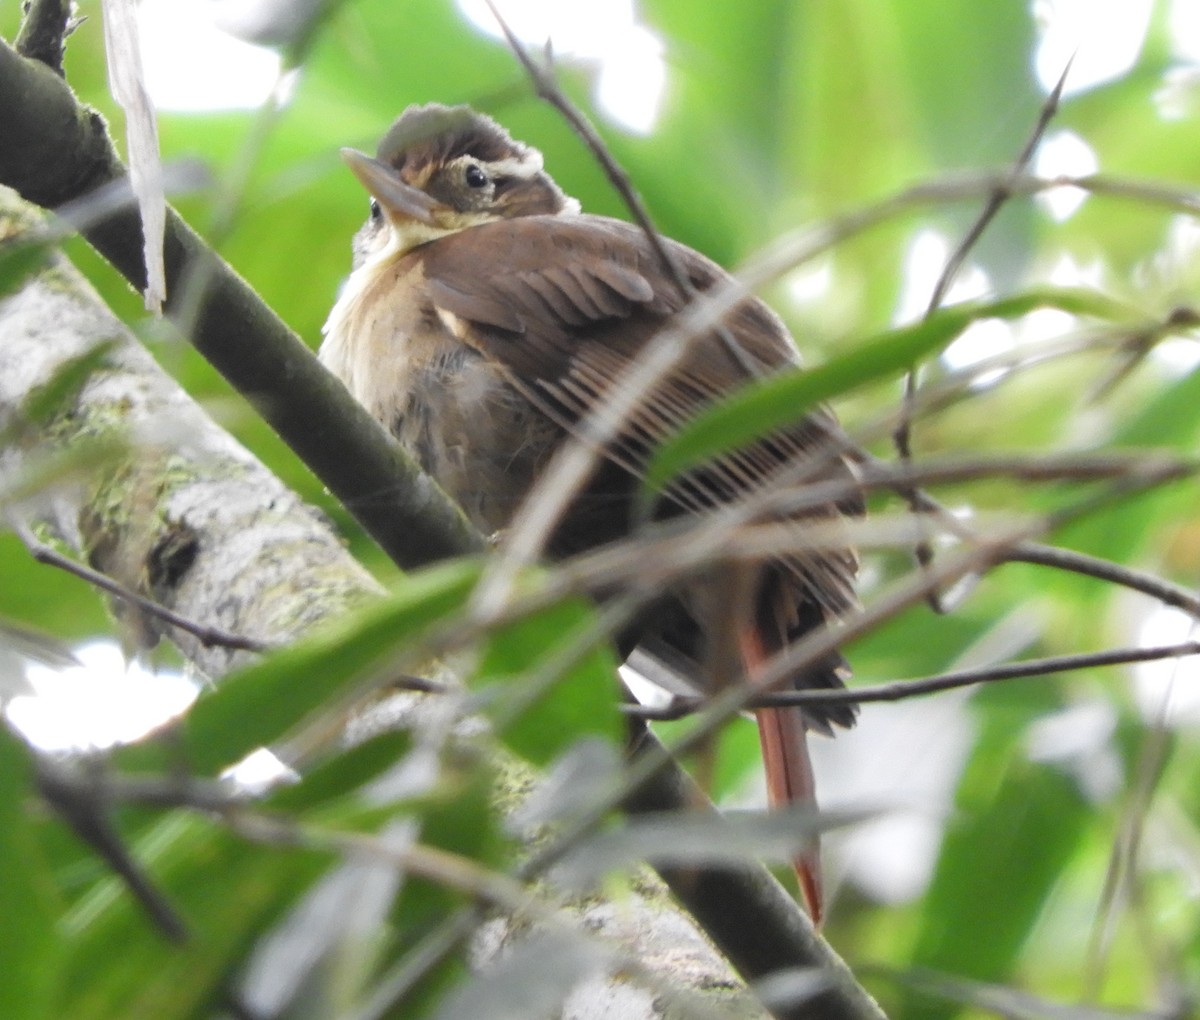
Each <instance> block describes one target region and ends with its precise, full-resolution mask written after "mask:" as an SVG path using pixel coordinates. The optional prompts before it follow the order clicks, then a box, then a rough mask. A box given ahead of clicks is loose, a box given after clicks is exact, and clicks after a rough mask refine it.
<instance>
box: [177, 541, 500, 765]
mask: <svg viewBox="0 0 1200 1020" xmlns="http://www.w3.org/2000/svg"><path fill="white" fill-rule="evenodd" d="M479 569H480V567H479V564H478V563H477V562H475V561H468V560H461V561H455V562H453V563H448V564H443V565H440V566H437V567H433V568H431V569H429V570H424V571H421V572H419V573H416V574H412V575H411V576H409V577H407V578H405V580H404V581H403V582H402V584H401V586H400V589H399V590H398V591H397V592H396V593H395V594H394V595H392V596H391V597H389V598H388V599H385V600H383V601H381V602H378V603H372V604H370V605H368V606H367V607H366V608H364V609H363V610H362V611H360V612H359V613H356V614H355V615H354V616H352V617H351V618H349V619H348V620H344V621H339V622H338V623H336V624H334V625H333V626H332V627H330V628H329V629H328V630H326V631H323V632H321V633H320V634H318V635H317V636H316V637H314V638H312V639H311V640H308V641H305V642H303V643H302V644H299V645H295V646H292V647H289V648H285V649H283V650H281V651H279V652H276V653H275V654H273V655H271V656H270V657H268V658H267V659H265V660H263V661H262V662H260V663H257V664H255V665H253V666H251V667H249V668H248V669H245V670H242V671H241V672H239V673H237V674H235V675H233V676H230V677H228V678H227V679H226V680H225V681H223V682H222V684H221V686H220V688H218V689H217V690H216V691H213V692H212V693H210V694H207V695H205V696H204V697H202V698H200V700H199V701H198V702H197V703H196V704H195V706H194V707H193V708H192V710H191V712H190V713H189V714H188V717H187V721H186V724H185V726H184V739H185V741H186V743H187V746H188V748H189V749H190V756H191V757H190V760H191V761H192V762H193V764H194V766H195V767H196V768H197V769H198V770H199V771H201V772H205V773H211V772H214V771H218V770H220V769H222V768H225V767H226V766H228V765H231V764H233V763H234V762H236V761H238V760H240V759H241V758H242V757H243V756H245V755H246V754H248V753H249V752H250V751H253V750H254V749H255V748H258V747H264V746H266V745H268V744H270V743H272V742H273V741H275V740H277V739H278V738H279V737H281V736H282V735H283V734H284V733H285V732H286V731H287V730H288V729H289V728H290V727H292V726H294V725H296V724H297V723H298V722H300V720H301V719H303V718H305V717H306V716H307V715H308V714H309V713H310V712H312V711H314V710H315V709H317V708H318V707H319V706H320V705H322V704H324V703H326V702H327V701H328V699H329V698H330V697H331V696H332V695H334V694H335V693H336V692H338V691H340V690H342V689H344V688H345V687H347V686H348V685H350V684H352V683H354V682H355V681H358V680H362V679H363V678H364V677H366V676H367V675H368V674H370V673H371V671H372V670H376V669H379V668H380V667H382V666H383V665H384V664H385V663H387V662H388V660H389V659H390V658H391V657H392V656H394V655H395V654H396V651H397V649H398V648H400V646H401V645H402V644H403V643H404V642H405V641H406V640H411V639H413V638H415V637H416V636H418V635H419V634H421V633H422V632H424V631H425V630H426V629H427V628H428V627H429V626H430V625H432V624H434V623H436V622H437V621H439V620H442V619H444V618H445V617H446V616H447V615H449V614H450V613H453V612H454V611H455V610H457V609H459V608H461V607H462V605H463V604H464V602H465V601H466V598H467V596H468V595H469V594H470V592H471V589H472V587H473V586H474V584H475V581H476V580H477V578H478V576H479Z"/></svg>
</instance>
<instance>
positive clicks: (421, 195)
mask: <svg viewBox="0 0 1200 1020" xmlns="http://www.w3.org/2000/svg"><path fill="white" fill-rule="evenodd" d="M342 159H343V160H345V161H346V166H348V167H349V168H350V172H351V173H352V174H354V176H355V177H357V178H358V179H359V181H360V182H361V184H362V186H363V187H364V188H366V189H367V191H369V192H370V193H371V195H372V197H374V199H375V200H376V201H377V202H378V203H379V204H380V205H381V206H382V207H383V211H384V213H386V215H387V218H388V219H389V220H390V221H392V222H393V223H395V222H396V221H398V220H399V221H403V220H416V221H418V222H419V223H424V224H426V225H427V226H431V227H432V226H436V225H437V221H436V219H435V218H434V211H435V210H436V209H438V208H439V207H440V206H441V203H440V202H438V201H437V200H436V199H434V198H430V197H429V196H428V195H427V194H425V192H423V191H421V190H420V189H419V188H414V187H413V186H412V185H411V184H406V183H405V182H404V181H402V180H401V179H400V176H399V174H397V173H396V171H395V170H393V169H392V168H391V167H390V166H388V165H387V164H386V163H384V162H383V161H382V160H379V159H375V158H374V157H373V156H368V155H367V154H366V153H365V152H359V151H358V150H357V149H342Z"/></svg>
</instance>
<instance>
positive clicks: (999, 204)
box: [892, 60, 1072, 613]
mask: <svg viewBox="0 0 1200 1020" xmlns="http://www.w3.org/2000/svg"><path fill="white" fill-rule="evenodd" d="M1071 62H1072V61H1071V60H1068V61H1067V66H1066V67H1064V68H1063V72H1062V74H1061V75H1060V76H1059V79H1058V83H1057V84H1056V85H1055V86H1054V88H1053V90H1051V92H1050V95H1049V96H1047V97H1046V101H1045V103H1043V104H1042V108H1041V112H1040V113H1039V115H1038V119H1037V123H1036V124H1035V125H1034V127H1033V131H1032V132H1031V133H1030V135H1029V138H1028V139H1027V140H1026V142H1025V146H1024V148H1022V149H1021V153H1020V155H1019V156H1017V159H1016V161H1015V162H1014V163H1013V166H1012V169H1011V171H1010V173H1009V179H1010V180H1011V179H1015V178H1016V177H1018V176H1020V175H1021V174H1023V173H1025V171H1026V170H1027V169H1028V167H1029V163H1030V161H1031V160H1032V159H1033V154H1034V152H1035V151H1037V147H1038V145H1039V144H1040V143H1041V140H1042V138H1043V137H1044V135H1045V133H1046V129H1047V128H1048V127H1049V126H1050V122H1051V120H1053V119H1054V115H1055V114H1056V113H1057V112H1058V105H1059V100H1060V99H1061V98H1062V91H1063V87H1064V86H1065V85H1066V83H1067V74H1068V72H1069V71H1070V70H1071ZM1012 195H1013V192H1012V191H1011V190H1010V188H1009V187H1008V186H1007V183H1001V184H998V185H997V186H996V187H995V189H993V191H992V193H991V195H990V196H989V197H988V200H987V202H986V203H985V204H984V207H983V210H982V211H981V212H980V214H979V216H978V217H976V219H975V222H974V223H973V224H972V225H971V228H970V229H969V230H968V231H967V233H966V236H965V237H963V239H962V241H961V242H960V243H959V245H958V247H957V248H956V249H955V250H954V252H953V253H952V254H951V255H950V258H949V259H947V260H946V265H945V267H944V268H943V269H942V272H941V274H940V275H939V277H938V279H937V282H936V283H935V285H934V288H933V293H932V295H930V298H929V305H928V307H927V308H926V309H925V318H926V319H928V318H930V316H932V315H933V314H934V313H935V312H936V311H937V310H938V308H939V307H941V304H942V302H943V301H944V300H945V297H946V293H947V292H948V291H949V289H950V285H951V283H953V281H954V278H955V277H956V276H957V275H958V272H959V270H960V269H961V268H962V267H963V264H964V263H965V262H966V260H967V256H968V255H969V254H970V252H971V249H972V248H974V247H975V245H976V244H977V243H978V242H979V239H980V238H981V237H982V236H983V232H984V231H985V230H987V228H988V226H989V225H990V224H991V222H992V220H994V219H995V218H996V216H997V214H998V213H999V212H1000V210H1001V208H1003V206H1004V204H1005V202H1007V201H1008V200H1009V199H1010V198H1011V197H1012ZM917 373H918V369H917V368H916V367H914V368H913V369H912V370H911V371H910V372H909V373H908V374H907V375H906V376H905V377H904V396H903V399H902V400H901V405H900V422H899V424H898V425H897V426H896V429H895V431H894V432H893V433H892V442H893V443H894V445H895V447H896V455H897V457H898V458H899V459H900V461H901V462H902V463H908V462H910V461H911V460H912V425H913V412H914V406H913V405H914V401H915V398H916V392H917ZM900 495H901V496H902V497H903V498H904V500H905V501H906V502H907V503H908V505H909V510H910V512H911V513H912V514H913V515H914V516H915V517H916V518H917V519H918V520H922V519H923V517H924V515H923V514H922V512H921V510H920V509H919V508H918V501H917V499H916V496H915V494H914V493H912V492H907V491H904V490H901V491H900ZM914 555H915V556H916V559H917V565H918V566H920V567H921V568H924V567H926V566H928V565H929V563H930V562H931V561H932V559H933V546H932V544H931V543H930V542H929V541H928V540H924V541H921V542H918V543H917V545H916V547H915V549H914ZM929 607H930V609H932V610H933V611H934V612H935V613H944V612H945V611H946V607H945V605H944V604H943V602H942V597H941V593H940V592H937V591H932V592H930V593H929Z"/></svg>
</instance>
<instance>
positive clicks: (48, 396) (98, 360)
mask: <svg viewBox="0 0 1200 1020" xmlns="http://www.w3.org/2000/svg"><path fill="white" fill-rule="evenodd" d="M113 345H114V341H112V340H106V341H101V342H100V343H98V344H94V345H93V346H92V347H89V348H88V349H87V350H86V351H84V352H83V353H82V354H79V355H76V356H75V357H74V358H69V359H68V360H67V361H64V362H63V363H62V364H61V365H59V366H58V369H57V370H56V371H55V373H54V374H53V375H52V376H51V377H50V378H49V379H48V380H46V382H44V383H42V384H41V385H40V386H38V387H36V388H35V389H33V390H31V391H30V392H29V395H28V396H27V397H26V398H25V399H24V400H23V401H22V402H21V408H20V411H19V412H18V414H19V417H20V418H22V419H24V420H25V421H27V422H29V423H30V424H32V425H46V424H47V423H48V422H49V421H50V420H51V419H52V418H54V417H55V416H56V415H58V414H60V413H61V412H62V411H64V410H65V409H66V408H67V406H68V404H70V403H71V402H72V401H74V399H75V397H76V396H77V395H78V393H79V391H80V390H81V389H83V387H84V386H85V385H86V384H87V381H88V380H89V379H90V378H91V377H92V373H94V372H95V371H96V370H97V369H99V368H102V367H104V365H105V362H106V361H107V358H108V355H109V352H110V351H111V350H112V348H113Z"/></svg>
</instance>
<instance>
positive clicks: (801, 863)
mask: <svg viewBox="0 0 1200 1020" xmlns="http://www.w3.org/2000/svg"><path fill="white" fill-rule="evenodd" d="M738 644H739V650H740V652H741V658H742V664H743V668H744V669H745V671H746V676H747V678H748V680H749V682H750V683H751V684H753V682H754V678H755V676H756V675H757V674H758V673H759V672H760V670H761V668H762V665H763V663H764V662H765V661H766V659H767V649H766V647H765V642H764V640H763V635H762V630H761V628H759V627H750V628H748V629H747V630H745V631H743V633H742V634H741V635H739V642H738ZM755 715H756V718H757V719H758V738H759V742H760V743H761V745H762V757H763V768H764V770H765V771H766V774H767V799H768V801H769V802H770V805H771V806H772V807H780V806H783V805H787V804H805V805H810V806H811V807H814V808H815V807H816V805H817V791H816V783H815V781H814V778H813V768H812V761H811V760H810V759H809V757H808V739H807V736H808V727H807V725H806V723H805V721H804V716H803V714H802V713H801V712H800V710H799V709H795V708H763V709H759V710H758V711H757V712H756V713H755ZM792 866H793V867H794V868H795V869H796V878H797V880H798V881H799V883H800V890H801V892H802V893H803V894H804V902H805V903H806V904H807V905H808V912H809V915H810V916H811V917H812V919H813V923H814V924H817V925H819V924H820V923H821V920H822V918H823V917H824V914H825V901H824V894H823V891H822V886H821V843H820V838H819V837H818V836H817V835H815V834H814V835H810V836H808V837H806V838H805V840H804V843H803V844H802V845H801V847H800V850H799V852H798V854H797V855H796V857H795V859H794V860H793V861H792Z"/></svg>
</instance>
